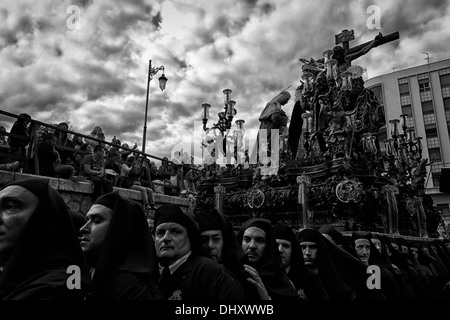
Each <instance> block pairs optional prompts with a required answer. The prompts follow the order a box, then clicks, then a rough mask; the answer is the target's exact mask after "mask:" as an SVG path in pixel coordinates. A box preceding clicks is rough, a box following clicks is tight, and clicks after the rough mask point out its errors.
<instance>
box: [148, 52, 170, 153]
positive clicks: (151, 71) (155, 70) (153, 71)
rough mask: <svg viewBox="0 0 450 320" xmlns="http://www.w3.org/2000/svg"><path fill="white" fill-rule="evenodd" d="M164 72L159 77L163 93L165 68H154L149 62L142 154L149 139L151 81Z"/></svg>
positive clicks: (165, 79) (165, 80) (150, 61)
mask: <svg viewBox="0 0 450 320" xmlns="http://www.w3.org/2000/svg"><path fill="white" fill-rule="evenodd" d="M160 70H162V71H163V74H162V76H161V77H159V79H158V80H159V88H160V89H161V91H163V90H164V89H165V88H166V83H167V77H166V76H165V75H164V66H160V67H158V68H154V67H152V60H149V61H148V79H147V101H146V102H145V118H144V121H145V122H144V134H143V137H142V152H143V153H145V140H146V139H147V112H148V94H149V89H150V81H151V80H152V79H153V76H154V75H156V74H157V73H158V71H160Z"/></svg>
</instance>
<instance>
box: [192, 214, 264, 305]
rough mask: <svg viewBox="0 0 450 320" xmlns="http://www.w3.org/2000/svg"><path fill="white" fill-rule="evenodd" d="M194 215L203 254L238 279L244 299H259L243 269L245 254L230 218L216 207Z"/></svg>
mask: <svg viewBox="0 0 450 320" xmlns="http://www.w3.org/2000/svg"><path fill="white" fill-rule="evenodd" d="M195 217H196V218H197V220H198V224H199V228H200V236H201V239H202V249H203V250H202V251H203V255H204V256H206V257H209V258H211V259H213V260H214V261H216V262H217V263H220V264H222V265H224V266H225V268H227V269H228V270H229V271H230V272H231V273H232V274H233V276H234V277H236V279H237V280H238V281H239V283H240V284H241V286H242V289H243V290H244V293H245V297H246V300H260V299H261V297H260V295H259V293H258V291H257V288H256V287H255V286H254V285H253V284H252V283H250V282H249V281H248V278H250V277H251V276H250V274H249V273H247V272H246V271H245V267H244V265H245V264H248V259H247V255H246V254H245V252H244V250H243V249H242V247H241V245H240V244H239V242H238V240H237V238H236V234H235V232H234V230H233V226H232V225H231V222H230V220H229V219H228V218H227V217H226V216H225V215H223V214H221V213H219V212H218V211H217V210H216V209H206V208H204V209H202V210H200V211H199V212H198V213H197V214H196V215H195Z"/></svg>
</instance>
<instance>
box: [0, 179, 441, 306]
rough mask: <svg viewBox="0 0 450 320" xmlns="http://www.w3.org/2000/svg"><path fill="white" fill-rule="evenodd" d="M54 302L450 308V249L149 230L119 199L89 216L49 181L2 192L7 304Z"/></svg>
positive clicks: (301, 234)
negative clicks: (385, 303) (362, 303)
mask: <svg viewBox="0 0 450 320" xmlns="http://www.w3.org/2000/svg"><path fill="white" fill-rule="evenodd" d="M53 299H56V300H81V301H83V300H187V301H243V302H244V301H247V302H249V301H267V300H277V301H285V300H288V301H304V300H313V301H314V300H316V301H317V300H348V301H350V300H449V299H450V242H449V241H448V240H447V241H445V240H439V239H436V240H433V241H410V240H407V239H405V238H400V237H397V238H393V237H387V236H382V235H379V234H376V233H371V232H363V231H354V232H353V233H352V234H351V236H348V235H345V234H343V233H341V232H339V231H338V230H336V229H335V228H333V227H332V226H330V225H324V226H322V227H321V228H320V229H318V230H316V229H302V230H294V229H292V228H291V226H289V225H287V224H282V223H277V224H272V223H271V221H269V220H267V219H263V218H252V219H249V220H247V221H245V222H243V223H242V225H241V226H239V228H238V230H236V231H235V228H234V227H233V226H232V224H231V222H230V221H229V219H228V218H227V217H226V216H225V215H223V214H221V213H219V212H218V211H217V210H215V209H212V208H207V207H203V208H199V210H197V211H195V212H194V213H192V214H191V213H186V212H185V211H183V210H182V208H180V207H179V206H176V205H162V206H160V207H158V208H157V209H156V211H155V214H154V217H152V219H149V220H146V216H145V214H144V211H143V210H142V208H141V206H140V205H139V204H138V203H137V202H135V201H133V200H131V199H129V198H126V197H123V196H122V195H121V194H119V192H118V191H114V192H111V193H107V194H105V195H102V196H100V197H99V198H97V199H96V200H95V202H94V203H93V204H92V206H91V207H90V209H89V210H88V212H87V213H86V215H84V214H81V213H76V212H73V211H72V210H70V209H68V207H67V206H66V204H65V202H64V199H63V197H62V195H61V194H60V193H59V192H58V191H57V190H55V189H54V188H53V187H51V186H50V185H49V180H46V179H42V178H32V179H25V180H16V181H11V182H9V183H7V184H5V185H3V186H2V187H1V188H0V300H53ZM244 303H245V302H244ZM294 305H295V304H294Z"/></svg>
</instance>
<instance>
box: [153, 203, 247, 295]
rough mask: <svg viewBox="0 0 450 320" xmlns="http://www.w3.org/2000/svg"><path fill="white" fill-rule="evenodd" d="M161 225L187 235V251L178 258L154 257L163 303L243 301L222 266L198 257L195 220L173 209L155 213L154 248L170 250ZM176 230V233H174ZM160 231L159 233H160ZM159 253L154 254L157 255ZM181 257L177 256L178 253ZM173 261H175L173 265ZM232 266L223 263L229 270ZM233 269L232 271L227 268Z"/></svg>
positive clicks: (163, 208)
mask: <svg viewBox="0 0 450 320" xmlns="http://www.w3.org/2000/svg"><path fill="white" fill-rule="evenodd" d="M165 223H171V224H172V227H171V229H174V228H175V227H174V226H176V225H174V224H175V223H176V224H178V225H180V226H182V227H183V228H185V229H186V231H187V237H188V238H189V244H190V246H189V247H190V248H189V250H188V251H187V253H185V254H183V255H182V256H181V257H176V258H175V257H162V256H161V255H160V256H158V260H159V269H160V273H161V277H160V279H159V288H160V290H161V292H162V293H163V294H164V297H165V299H167V300H189V301H194V300H195V301H196V300H204V301H218V300H245V298H246V297H245V294H244V291H243V289H242V287H241V285H240V283H239V281H238V280H236V278H235V277H233V276H232V275H231V273H230V272H229V270H227V269H226V268H225V267H224V265H222V264H218V263H216V262H215V261H213V260H212V259H210V258H206V257H204V256H203V255H202V247H201V239H200V231H199V228H198V221H196V220H195V217H192V216H190V215H188V214H185V213H184V212H183V211H182V210H181V209H180V207H178V206H176V205H164V206H161V207H159V208H158V209H157V210H156V211H155V239H156V240H155V241H156V248H157V250H158V247H159V248H160V249H161V248H162V247H164V246H165V247H170V248H171V249H172V250H173V249H174V247H175V246H174V244H173V242H174V241H173V240H172V239H171V237H172V236H171V233H172V232H171V231H170V230H169V231H167V230H165V229H164V226H163V227H161V228H158V227H159V226H160V225H162V224H165ZM178 230H179V229H178ZM160 231H161V232H160ZM159 252H162V251H157V253H159ZM178 253H179V252H178ZM180 254H181V253H180ZM174 259H176V260H175V261H173V260H174ZM233 263H234V262H230V264H229V263H227V265H228V266H232V264H233ZM231 268H233V267H231Z"/></svg>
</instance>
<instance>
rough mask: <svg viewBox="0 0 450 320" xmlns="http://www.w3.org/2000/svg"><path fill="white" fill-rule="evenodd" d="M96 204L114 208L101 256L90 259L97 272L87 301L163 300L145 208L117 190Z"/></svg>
mask: <svg viewBox="0 0 450 320" xmlns="http://www.w3.org/2000/svg"><path fill="white" fill-rule="evenodd" d="M94 204H99V205H103V206H105V207H107V208H109V209H111V210H112V215H111V220H110V223H109V227H108V230H107V232H106V235H105V239H104V242H103V244H102V246H101V249H100V252H99V253H98V256H97V257H93V258H90V259H89V262H90V263H91V268H95V271H94V276H93V279H92V281H93V283H94V288H93V291H92V293H91V294H90V295H89V297H88V300H162V295H161V293H160V292H159V290H158V289H157V287H156V283H157V280H158V269H157V264H156V254H155V246H154V242H153V238H152V235H151V232H150V228H149V227H148V223H147V219H146V218H145V214H144V211H143V210H142V208H141V207H140V206H139V205H138V204H137V203H136V202H133V201H132V200H129V199H126V198H123V197H122V196H121V195H120V194H119V193H118V191H114V192H111V193H107V194H105V195H103V196H100V197H99V198H97V200H96V201H95V202H94ZM88 223H90V222H89V221H88ZM83 230H84V227H83V228H82V229H81V231H82V232H83Z"/></svg>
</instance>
